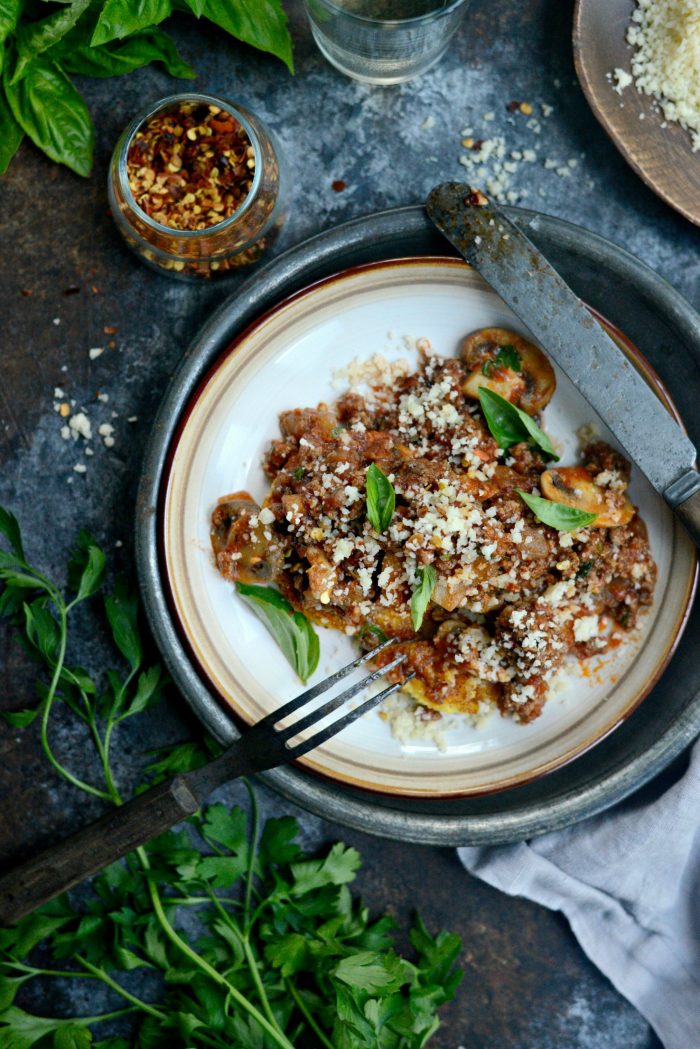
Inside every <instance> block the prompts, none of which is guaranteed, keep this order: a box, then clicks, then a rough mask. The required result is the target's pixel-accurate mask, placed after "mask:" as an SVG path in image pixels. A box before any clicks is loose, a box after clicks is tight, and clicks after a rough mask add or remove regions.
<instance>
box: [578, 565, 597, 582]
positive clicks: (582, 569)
mask: <svg viewBox="0 0 700 1049" xmlns="http://www.w3.org/2000/svg"><path fill="white" fill-rule="evenodd" d="M594 564H595V561H584V562H583V563H582V564H581V565H579V570H578V572H577V573H576V576H577V578H579V579H585V578H586V576H587V575H588V573H589V572H590V570H591V569H592V568H593V565H594Z"/></svg>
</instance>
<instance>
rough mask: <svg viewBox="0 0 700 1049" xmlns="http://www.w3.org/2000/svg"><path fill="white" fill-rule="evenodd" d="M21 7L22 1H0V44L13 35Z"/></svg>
mask: <svg viewBox="0 0 700 1049" xmlns="http://www.w3.org/2000/svg"><path fill="white" fill-rule="evenodd" d="M23 7H24V3H23V0H0V44H1V43H2V42H3V40H7V38H8V36H10V34H11V33H14V31H15V29H16V27H17V23H18V22H19V16H20V14H21V11H22V8H23Z"/></svg>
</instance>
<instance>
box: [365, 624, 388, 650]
mask: <svg viewBox="0 0 700 1049" xmlns="http://www.w3.org/2000/svg"><path fill="white" fill-rule="evenodd" d="M366 634H371V635H372V637H376V639H377V642H378V643H379V644H380V645H382V644H383V643H384V642H385V641H388V640H389V638H388V637H387V635H386V634H385V633H384V631H383V630H382V629H381V628H380V627H378V626H375V625H374V623H363V624H362V626H361V627H360V634H359V636H360V638H363V637H365V635H366Z"/></svg>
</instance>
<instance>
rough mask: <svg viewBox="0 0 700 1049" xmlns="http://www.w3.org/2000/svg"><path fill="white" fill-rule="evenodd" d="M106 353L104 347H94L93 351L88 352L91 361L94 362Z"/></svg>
mask: <svg viewBox="0 0 700 1049" xmlns="http://www.w3.org/2000/svg"><path fill="white" fill-rule="evenodd" d="M104 352H105V350H104V346H93V347H92V349H91V350H89V351H88V354H89V357H90V360H91V361H94V360H97V358H98V357H101V356H102V354H103V353H104Z"/></svg>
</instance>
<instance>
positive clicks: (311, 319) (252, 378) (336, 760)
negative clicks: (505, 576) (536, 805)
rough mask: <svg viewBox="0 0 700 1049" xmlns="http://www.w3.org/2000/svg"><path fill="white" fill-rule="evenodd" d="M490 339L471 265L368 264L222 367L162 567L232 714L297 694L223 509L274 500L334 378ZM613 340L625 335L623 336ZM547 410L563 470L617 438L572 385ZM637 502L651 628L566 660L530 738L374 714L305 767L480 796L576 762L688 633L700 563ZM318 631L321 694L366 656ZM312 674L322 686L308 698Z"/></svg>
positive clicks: (204, 403) (174, 452) (641, 494)
mask: <svg viewBox="0 0 700 1049" xmlns="http://www.w3.org/2000/svg"><path fill="white" fill-rule="evenodd" d="M481 326H502V327H510V328H514V329H516V330H521V331H522V332H523V334H527V331H526V330H525V329H523V327H522V325H521V324H520V322H519V321H518V320H517V318H516V317H514V315H513V314H512V313H511V312H510V310H509V309H508V308H507V307H506V306H505V304H504V303H503V302H502V301H501V300H500V299H499V298H498V296H497V295H496V294H495V293H494V292H493V291H492V290H491V289H490V288H489V287H488V286H487V285H486V284H485V283H484V282H483V281H482V279H481V278H480V277H479V276H478V275H477V274H476V273H474V272H473V271H472V270H470V269H469V267H467V266H466V265H465V264H464V263H461V262H459V261H456V260H452V259H441V258H421V259H399V260H390V261H386V262H382V263H375V264H371V265H369V266H364V267H355V268H352V269H350V270H348V271H346V272H344V273H340V274H337V275H334V276H332V277H329V278H327V279H325V280H323V281H321V282H318V283H316V284H314V285H312V286H311V287H310V288H308V289H306V290H304V291H302V292H300V293H297V294H296V295H294V296H293V297H292V298H290V299H288V300H286V301H284V302H283V303H281V304H280V305H278V306H277V307H276V308H275V309H273V310H271V311H270V312H268V313H266V314H265V315H264V316H263V317H262V318H260V320H259V321H258V322H256V323H255V324H253V325H252V326H251V327H250V328H249V329H248V330H247V331H246V332H245V333H244V334H243V335H242V336H241V337H239V338H238V339H237V340H236V341H235V342H234V343H233V345H232V346H230V347H228V348H227V349H226V350H225V352H224V353H222V354H221V355H220V356H219V357H218V359H217V360H216V361H215V362H214V364H213V366H212V367H211V368H210V370H209V372H208V374H207V376H206V378H205V380H204V382H202V383H201V384H200V387H199V389H198V390H197V391H196V392H195V393H194V395H193V396H192V397H191V398H190V400H189V401H188V403H187V405H186V407H185V410H184V413H183V416H182V419H181V424H180V426H179V428H178V433H177V437H176V439H175V441H174V442H173V444H172V446H171V449H170V457H169V468H168V472H167V475H166V476H165V477H164V478H163V486H164V487H163V490H162V495H163V500H162V519H161V521H160V526H161V529H162V550H163V569H164V573H165V578H166V580H167V584H168V588H169V593H170V599H171V603H172V608H173V612H174V615H175V617H176V620H177V624H178V628H179V630H180V632H181V634H182V636H183V639H184V640H185V642H186V644H187V647H188V649H189V651H190V653H191V656H192V659H193V661H194V662H195V664H196V666H197V668H198V672H199V674H200V676H201V677H202V678H203V679H204V680H205V681H206V682H207V683H208V685H209V687H210V689H211V690H212V692H214V693H215V694H216V695H217V697H218V699H219V701H220V702H221V703H222V704H223V705H224V706H225V707H228V708H229V709H230V710H231V711H232V713H233V714H235V715H236V716H237V717H238V718H240V719H241V720H242V721H243V722H246V723H252V722H254V721H256V720H258V719H259V718H260V717H262V716H264V715H265V714H266V713H268V712H269V711H270V710H273V709H275V707H276V706H278V705H280V704H281V703H283V702H285V701H286V700H287V699H289V698H291V697H292V696H293V695H295V694H296V693H297V692H298V691H299V689H300V684H299V682H298V679H297V678H296V676H295V675H294V673H293V671H292V670H291V668H290V667H289V665H288V664H287V663H286V661H285V659H284V657H283V656H282V654H281V653H280V652H279V650H278V648H277V646H276V645H275V643H274V641H273V640H272V639H271V638H270V636H269V634H268V633H267V631H266V630H265V628H264V627H263V626H262V624H261V623H260V622H259V620H257V619H256V618H255V617H254V616H253V615H252V614H251V612H250V610H249V609H248V608H247V607H246V606H245V604H244V603H243V602H241V601H240V599H238V598H237V597H236V596H235V594H234V593H233V590H232V588H231V586H230V584H228V583H226V582H225V581H224V580H223V579H222V578H221V577H220V575H219V574H218V572H217V571H216V569H215V567H214V563H213V559H212V555H211V551H210V548H209V542H208V531H209V518H210V514H211V510H212V509H213V507H214V505H215V504H216V500H217V498H218V497H219V496H220V495H222V494H224V493H226V492H230V491H237V490H241V489H245V490H248V491H250V492H252V494H253V495H254V496H255V497H256V498H259V499H262V497H263V495H264V494H265V492H266V490H267V484H266V481H265V478H264V476H263V474H262V470H261V468H260V460H261V456H262V453H263V451H264V449H265V447H266V446H267V444H268V443H269V441H270V440H271V439H272V438H273V437H275V436H277V435H278V427H277V415H278V412H279V411H281V410H283V409H286V408H291V407H298V406H306V405H315V404H316V403H318V402H319V401H321V400H325V401H328V400H331V399H333V397H334V396H337V395H338V393H339V392H340V391H339V389H338V388H337V385H336V384H334V381H333V373H334V371H335V370H336V369H338V368H341V367H343V366H346V365H347V364H349V363H350V362H351V361H352V360H354V359H356V358H358V357H359V358H360V359H363V358H367V357H369V356H371V355H372V354H374V353H377V352H379V353H383V354H384V355H385V356H386V357H388V358H390V359H392V358H398V357H402V358H408V359H409V361H411V363H414V362H415V351H413V350H410V349H408V348H407V344H409V345H410V344H411V343H412V342H413V341H415V339H416V338H418V337H420V336H426V337H428V338H429V339H430V341H431V343H432V345H433V347H434V348H435V349H436V350H437V351H438V352H440V353H442V354H445V355H451V354H453V353H455V352H456V348H457V345H458V343H459V340H460V338H461V337H462V336H463V335H464V334H465V333H466V332H468V331H471V330H473V329H474V328H477V327H481ZM614 334H615V333H614ZM616 334H617V338H618V344H619V345H620V346H621V348H622V351H623V352H625V353H626V354H627V356H628V357H629V358H630V360H631V361H632V362H633V363H634V364H635V366H636V367H637V368H638V369H639V370H640V372H641V373H642V374H643V376H644V377H645V379H646V380H647V381H648V382H649V384H650V385H651V386H652V388H653V389H654V390H655V391H656V392H657V394H658V395H659V396H660V398H661V399H662V400H663V401H664V403H665V404H666V406H667V407H668V408H669V410H671V411H673V410H674V409H673V406H672V405H671V402H670V398H669V396H668V394H667V393H666V391H665V390H664V388H663V386H662V385H661V382H660V380H659V378H658V376H656V374H655V373H654V372H653V369H651V367H650V365H649V364H648V362H646V361H645V359H644V358H643V357H642V356H641V354H640V353H639V351H638V350H636V349H635V347H633V346H632V344H631V343H630V342H629V341H628V340H626V339H625V338H624V337H623V336H622V335H621V334H620V333H616ZM557 380H558V385H557V392H556V394H555V397H554V399H553V401H552V403H551V405H550V406H549V407H548V408H547V410H546V413H545V424H546V426H547V429H548V431H549V432H550V434H551V435H552V436H553V438H554V439H555V441H556V443H557V445H558V447H559V450H560V454H561V456H562V461H563V462H573V461H575V460H576V453H577V446H578V440H577V437H576V431H577V430H578V429H579V428H580V427H581V426H584V425H586V426H588V425H591V424H593V425H594V426H595V428H596V430H597V431H598V433H600V435H601V437H603V439H607V440H612V439H611V437H610V435H609V434H608V433H607V431H606V430H605V427H604V426H603V424H602V423H601V422H600V420H598V419H597V418H596V417H595V416H594V414H593V413H592V411H591V408H590V406H589V405H588V404H587V403H586V402H585V401H584V400H583V399H582V398H581V396H580V395H579V394H578V392H577V391H576V390H575V388H574V387H573V386H572V385H571V383H570V382H569V381H568V379H567V378H566V377H565V376H564V375H563V374H561V373H559V374H558V375H557ZM630 491H631V495H632V498H633V501H634V502H635V503H636V505H638V506H639V508H640V512H641V514H642V517H643V518H644V520H645V522H646V524H647V527H648V529H649V535H650V542H651V546H652V551H653V554H654V558H655V560H656V562H657V565H658V568H659V583H658V586H657V592H656V597H655V603H654V606H653V608H652V609H651V610H650V612H649V613H647V614H646V615H645V616H644V617H643V620H642V623H641V625H640V628H639V630H638V632H637V633H636V634H634V635H632V636H630V638H629V640H628V641H626V642H625V644H623V645H622V646H620V648H618V649H617V650H616V651H615V652H614V653H610V654H608V655H606V656H605V657H603V658H602V659H600V660H598V661H597V662H596V661H587V663H586V664H585V676H582V675H581V671H580V668H579V667H578V666H577V665H576V664H575V663H573V662H572V663H571V664H570V665H569V667H568V669H567V672H566V673H564V674H562V675H561V676H560V680H559V681H558V685H557V690H556V694H555V695H553V696H552V698H551V699H550V701H549V702H548V704H547V706H546V707H545V711H544V714H543V715H542V717H541V718H539V719H538V720H537V721H536V722H534V723H533V724H531V725H528V726H522V725H519V724H516V723H515V722H513V721H511V720H510V719H504V718H501V717H500V716H499V715H498V714H497V713H494V714H492V715H491V716H489V717H488V718H486V719H483V720H482V721H481V722H480V723H479V724H474V723H472V722H471V721H470V720H468V719H466V718H463V717H450V718H447V719H445V722H444V732H443V733H442V735H443V740H442V741H441V746H440V748H438V746H437V745H436V743H435V741H434V740H426V739H421V738H415V739H411V740H408V741H404V743H403V744H402V743H399V742H398V741H397V739H396V738H394V736H393V735H392V732H391V729H390V726H389V724H388V723H387V722H386V721H385V720H382V719H381V718H380V717H379V716H378V715H377V714H376V713H373V714H371V715H369V716H368V717H366V718H364V719H362V720H361V721H360V722H357V723H356V724H355V725H354V726H352V727H351V728H350V729H349V730H347V731H346V732H345V733H343V734H342V736H340V737H336V738H335V739H333V740H330V741H329V742H328V743H326V744H325V745H324V746H323V747H321V748H319V749H317V750H316V751H314V752H313V753H312V754H310V755H309V756H308V757H307V758H306V759H305V760H304V762H303V764H304V765H305V767H306V768H308V769H310V770H312V771H313V772H315V773H318V774H321V775H323V776H325V777H327V778H330V779H332V780H334V781H336V782H338V783H342V784H345V785H347V786H352V787H355V788H362V789H364V790H369V791H374V792H381V793H386V794H392V795H397V796H398V795H400V796H404V797H423V798H430V797H434V798H448V797H465V796H468V795H485V794H490V793H493V792H495V791H502V790H504V789H506V788H512V787H514V786H519V785H522V784H524V783H528V782H530V781H532V780H534V779H536V778H538V777H541V776H543V775H544V774H546V773H549V772H551V771H552V770H554V769H556V768H559V767H560V766H562V765H565V764H566V763H567V762H569V761H571V760H572V758H574V757H576V756H577V755H580V754H582V753H583V752H585V751H587V750H588V749H590V748H591V747H592V746H594V745H595V744H596V743H598V742H600V741H601V740H602V739H604V738H605V737H606V736H607V735H608V734H609V733H610V732H612V731H613V729H615V728H616V727H617V726H618V725H620V724H621V722H622V721H624V719H625V718H627V717H628V716H629V715H630V714H631V712H632V711H633V710H634V709H635V708H636V707H637V706H638V705H639V703H640V702H641V700H642V699H643V698H644V697H645V696H646V695H647V693H648V692H649V690H650V689H651V687H652V686H653V684H654V683H655V681H656V680H658V678H659V676H660V674H661V672H662V671H663V669H664V667H665V666H666V663H667V662H668V660H669V658H670V656H671V654H672V652H673V650H674V648H675V646H676V644H677V642H678V639H679V637H680V633H681V631H682V627H683V624H684V623H685V621H686V617H687V611H688V607H689V603H690V600H691V596H692V591H693V585H694V579H695V555H694V550H693V547H692V544H691V543H690V542H689V540H688V539H687V537H686V536H685V533H684V532H683V530H682V528H681V527H680V526H679V525H677V524H676V523H675V522H674V519H673V518H672V515H671V514H670V511H669V510H668V508H667V507H666V505H665V504H664V503H663V501H662V500H661V499H660V498H659V497H658V496H657V495H656V493H655V492H654V491H653V490H652V489H651V488H650V486H649V485H648V484H647V482H646V481H645V480H644V479H643V478H642V477H641V476H640V475H638V474H633V480H632V484H631V489H630ZM319 632H320V634H321V651H322V656H321V663H320V666H319V669H318V671H317V674H316V677H317V678H318V679H319V680H320V679H321V678H322V677H325V676H326V675H327V674H329V673H331V672H332V671H333V670H335V669H337V668H338V667H340V666H342V665H343V664H344V663H345V662H348V661H349V660H350V659H351V658H353V655H354V649H353V647H352V644H351V642H350V640H349V639H348V638H345V637H344V636H343V635H341V634H339V633H337V632H334V631H323V630H322V631H319ZM314 680H315V678H312V679H311V682H310V683H311V684H313V683H314Z"/></svg>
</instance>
